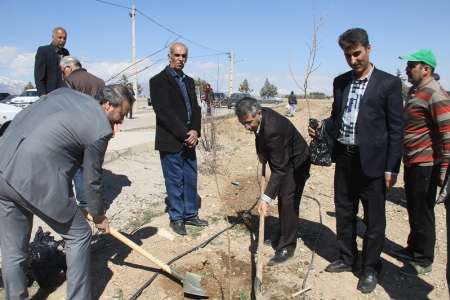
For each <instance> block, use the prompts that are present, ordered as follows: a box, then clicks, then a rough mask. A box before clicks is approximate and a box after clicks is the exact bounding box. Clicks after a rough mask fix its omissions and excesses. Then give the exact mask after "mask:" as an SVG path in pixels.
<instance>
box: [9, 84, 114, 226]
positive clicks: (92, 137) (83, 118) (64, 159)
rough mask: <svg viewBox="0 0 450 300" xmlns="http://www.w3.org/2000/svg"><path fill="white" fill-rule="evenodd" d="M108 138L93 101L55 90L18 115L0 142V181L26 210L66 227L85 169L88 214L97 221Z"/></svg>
mask: <svg viewBox="0 0 450 300" xmlns="http://www.w3.org/2000/svg"><path fill="white" fill-rule="evenodd" d="M111 136H112V130H111V125H110V122H109V120H108V118H107V117H106V114H105V112H104V111H103V110H102V108H101V106H100V105H99V104H98V102H97V101H94V100H93V98H92V97H90V96H87V95H84V94H82V93H80V92H77V91H74V90H71V89H69V88H60V89H57V90H55V91H53V92H51V93H49V94H48V95H47V96H44V97H41V99H40V100H38V101H37V102H36V103H34V104H33V105H30V106H29V107H27V108H26V109H24V110H23V111H21V112H20V113H19V114H18V115H17V116H16V117H15V118H14V120H13V121H12V123H11V125H10V126H9V128H8V129H7V130H6V132H5V133H4V135H3V136H1V137H0V153H1V155H0V176H2V177H3V178H4V179H5V180H6V182H7V183H8V184H9V185H10V186H11V187H12V188H13V189H15V190H16V191H17V193H18V194H19V195H20V196H21V197H22V198H23V200H24V201H25V202H26V204H27V205H31V206H32V207H33V208H35V209H37V210H38V211H40V212H42V214H44V215H45V216H47V217H49V218H51V219H53V220H56V221H57V222H60V223H65V222H68V221H70V220H71V218H72V217H73V216H74V214H75V212H76V209H77V206H76V203H75V202H74V201H72V200H69V191H70V190H71V185H72V184H71V182H72V178H73V176H74V173H75V171H76V170H77V169H78V168H79V167H80V166H81V164H83V168H84V182H85V188H86V193H87V197H88V202H89V212H90V213H91V214H93V215H101V214H103V212H104V211H103V210H104V208H103V206H104V205H103V199H102V189H103V184H102V182H103V181H102V164H103V159H104V155H105V152H106V148H107V146H108V141H109V139H110V138H111Z"/></svg>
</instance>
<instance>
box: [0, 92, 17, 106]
mask: <svg viewBox="0 0 450 300" xmlns="http://www.w3.org/2000/svg"><path fill="white" fill-rule="evenodd" d="M15 97H17V95H9V94H8V96H6V98H3V99H1V100H0V103H5V104H9V103H10V102H11V100H12V99H13V98H15Z"/></svg>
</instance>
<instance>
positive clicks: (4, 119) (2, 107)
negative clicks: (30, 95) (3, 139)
mask: <svg viewBox="0 0 450 300" xmlns="http://www.w3.org/2000/svg"><path fill="white" fill-rule="evenodd" d="M21 110H22V109H21V108H20V107H16V106H13V105H10V104H4V103H0V136H1V135H2V134H3V131H4V130H5V129H6V127H8V125H9V123H10V122H11V121H12V119H14V117H15V116H16V115H17V114H18V113H19V112H20V111H21Z"/></svg>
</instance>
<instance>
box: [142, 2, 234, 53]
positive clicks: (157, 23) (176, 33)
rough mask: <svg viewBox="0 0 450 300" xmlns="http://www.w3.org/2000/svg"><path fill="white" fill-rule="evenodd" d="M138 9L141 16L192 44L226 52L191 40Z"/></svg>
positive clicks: (218, 51)
mask: <svg viewBox="0 0 450 300" xmlns="http://www.w3.org/2000/svg"><path fill="white" fill-rule="evenodd" d="M136 11H137V12H138V13H139V14H140V15H141V16H143V17H144V18H146V19H147V20H149V21H150V22H152V23H153V24H155V25H157V26H159V27H160V28H162V29H164V30H166V31H167V32H170V33H172V34H174V35H176V36H178V37H180V38H181V39H183V40H185V41H187V42H190V43H191V44H194V45H197V46H198V47H201V48H204V49H207V50H211V51H214V52H217V53H226V52H225V51H220V50H217V49H214V48H211V47H208V46H205V45H203V44H200V43H198V42H196V41H194V40H191V39H189V38H187V37H185V36H184V35H182V34H180V33H178V32H176V31H174V30H172V29H170V28H169V27H167V26H165V25H163V24H161V23H160V22H158V21H156V20H155V19H154V18H152V17H149V16H148V15H146V14H145V13H144V12H142V11H141V10H139V9H136Z"/></svg>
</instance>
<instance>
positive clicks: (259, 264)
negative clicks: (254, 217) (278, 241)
mask: <svg viewBox="0 0 450 300" xmlns="http://www.w3.org/2000/svg"><path fill="white" fill-rule="evenodd" d="M260 187H261V194H260V196H262V195H263V193H264V190H265V189H266V164H265V163H264V164H263V165H262V170H261V182H260ZM264 221H265V216H264V215H263V214H260V215H259V232H258V248H257V258H256V276H255V281H254V282H253V290H254V291H255V298H256V299H257V300H259V299H262V292H263V286H262V276H263V254H262V252H263V245H264Z"/></svg>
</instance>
